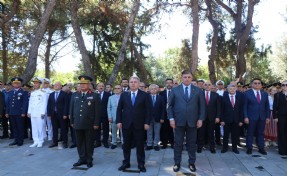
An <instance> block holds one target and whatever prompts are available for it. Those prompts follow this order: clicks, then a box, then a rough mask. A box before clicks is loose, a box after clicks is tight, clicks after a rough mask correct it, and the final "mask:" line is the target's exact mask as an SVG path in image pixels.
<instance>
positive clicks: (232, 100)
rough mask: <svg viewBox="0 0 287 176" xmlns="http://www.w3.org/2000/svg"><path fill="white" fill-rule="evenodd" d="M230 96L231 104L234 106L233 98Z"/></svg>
mask: <svg viewBox="0 0 287 176" xmlns="http://www.w3.org/2000/svg"><path fill="white" fill-rule="evenodd" d="M230 97H231V105H232V107H233V108H234V98H233V96H230Z"/></svg>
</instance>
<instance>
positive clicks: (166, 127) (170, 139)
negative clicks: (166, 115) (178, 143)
mask: <svg viewBox="0 0 287 176" xmlns="http://www.w3.org/2000/svg"><path fill="white" fill-rule="evenodd" d="M160 138H161V139H160V140H161V142H162V145H167V144H168V143H170V144H171V145H174V134H173V129H172V128H171V126H170V123H169V120H165V121H164V123H163V124H162V126H161V128H160Z"/></svg>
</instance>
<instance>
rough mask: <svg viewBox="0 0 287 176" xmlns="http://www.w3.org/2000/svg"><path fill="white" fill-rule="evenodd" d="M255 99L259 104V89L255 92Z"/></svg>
mask: <svg viewBox="0 0 287 176" xmlns="http://www.w3.org/2000/svg"><path fill="white" fill-rule="evenodd" d="M256 99H257V102H258V103H259V104H260V95H259V91H257V93H256Z"/></svg>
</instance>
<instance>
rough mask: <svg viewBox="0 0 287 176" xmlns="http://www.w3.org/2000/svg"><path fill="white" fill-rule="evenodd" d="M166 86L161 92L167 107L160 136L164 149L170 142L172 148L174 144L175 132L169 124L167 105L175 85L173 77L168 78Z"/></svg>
mask: <svg viewBox="0 0 287 176" xmlns="http://www.w3.org/2000/svg"><path fill="white" fill-rule="evenodd" d="M165 87H166V89H165V90H164V91H162V92H160V93H159V95H161V96H162V97H163V100H164V104H165V108H164V122H163V124H162V126H161V129H160V138H161V142H162V147H161V148H162V149H166V147H167V144H168V143H169V144H170V146H171V148H173V145H174V134H173V129H172V128H171V126H170V125H169V120H168V118H167V105H168V97H169V95H170V93H171V89H172V87H173V79H171V78H167V79H166V80H165Z"/></svg>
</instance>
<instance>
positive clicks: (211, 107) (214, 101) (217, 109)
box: [203, 91, 221, 121]
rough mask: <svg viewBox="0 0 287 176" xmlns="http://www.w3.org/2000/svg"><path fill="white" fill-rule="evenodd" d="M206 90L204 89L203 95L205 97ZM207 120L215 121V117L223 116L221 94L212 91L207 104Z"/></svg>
mask: <svg viewBox="0 0 287 176" xmlns="http://www.w3.org/2000/svg"><path fill="white" fill-rule="evenodd" d="M205 94H206V92H205V91H204V94H203V96H204V97H205ZM205 115H206V120H207V119H208V120H209V121H215V118H221V104H220V95H218V94H217V93H215V92H211V91H210V97H209V101H208V104H207V105H206V113H205Z"/></svg>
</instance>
